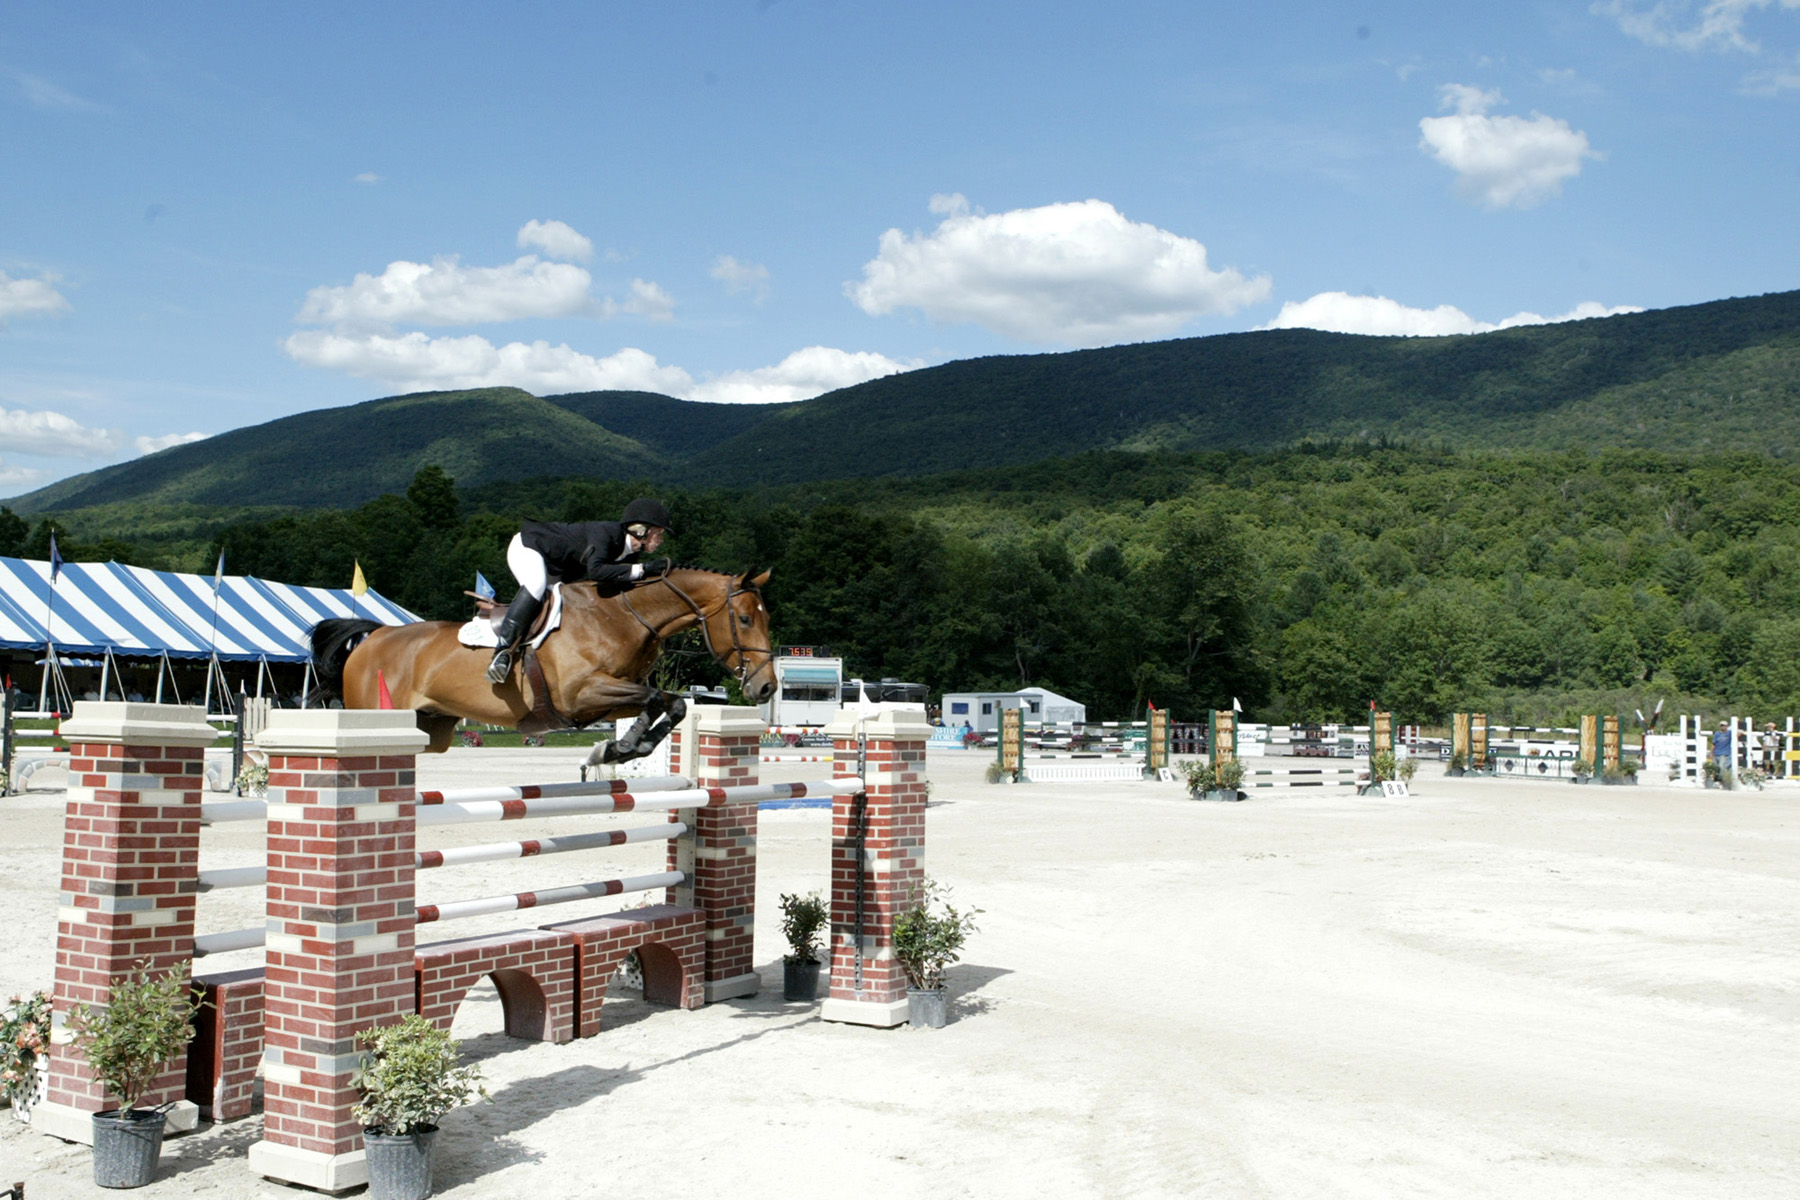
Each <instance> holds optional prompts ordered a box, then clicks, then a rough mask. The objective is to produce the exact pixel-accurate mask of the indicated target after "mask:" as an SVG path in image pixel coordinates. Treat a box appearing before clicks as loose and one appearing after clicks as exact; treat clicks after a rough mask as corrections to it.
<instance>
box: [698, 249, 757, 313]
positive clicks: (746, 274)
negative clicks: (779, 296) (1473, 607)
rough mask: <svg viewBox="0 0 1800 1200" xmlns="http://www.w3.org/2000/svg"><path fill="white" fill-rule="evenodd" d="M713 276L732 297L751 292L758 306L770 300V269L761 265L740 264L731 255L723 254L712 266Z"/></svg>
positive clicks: (751, 263)
mask: <svg viewBox="0 0 1800 1200" xmlns="http://www.w3.org/2000/svg"><path fill="white" fill-rule="evenodd" d="M711 275H712V277H713V278H714V279H716V280H718V281H719V282H720V283H722V284H724V285H725V291H726V292H727V293H729V294H731V295H734V296H735V295H737V294H738V293H739V292H749V293H751V295H752V296H753V297H754V298H755V300H756V302H757V303H758V304H761V303H762V302H763V301H764V300H766V299H768V298H769V268H767V267H765V266H763V265H762V264H761V263H753V262H739V261H738V260H737V259H735V258H733V257H732V256H731V255H729V254H721V255H719V258H718V261H717V262H715V263H713V265H712V271H711Z"/></svg>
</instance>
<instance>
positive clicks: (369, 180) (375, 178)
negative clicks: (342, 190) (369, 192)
mask: <svg viewBox="0 0 1800 1200" xmlns="http://www.w3.org/2000/svg"><path fill="white" fill-rule="evenodd" d="M355 182H357V183H366V184H369V185H371V186H373V185H374V184H377V183H380V182H381V176H379V175H377V174H376V173H375V172H373V171H364V172H363V173H362V174H360V175H358V176H356V177H355Z"/></svg>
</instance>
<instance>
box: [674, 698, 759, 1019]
mask: <svg viewBox="0 0 1800 1200" xmlns="http://www.w3.org/2000/svg"><path fill="white" fill-rule="evenodd" d="M689 711H690V712H691V713H692V714H693V724H692V726H691V727H690V726H687V725H686V724H684V725H683V727H682V728H680V729H678V730H676V731H675V732H674V733H672V734H671V735H670V736H671V737H676V738H679V739H680V741H681V744H680V745H679V746H678V747H677V748H676V749H675V750H673V751H671V753H672V754H673V755H676V756H678V759H679V762H680V764H681V765H680V766H679V767H677V768H674V769H676V770H679V771H680V772H681V773H682V774H684V775H687V776H688V777H689V778H690V779H692V780H694V782H695V783H697V784H698V785H700V786H701V787H705V788H724V787H745V786H749V785H752V784H754V783H756V782H757V772H758V769H759V762H758V760H759V759H760V758H761V757H762V751H761V746H762V734H763V729H764V728H765V726H764V724H763V719H762V714H761V713H759V712H758V711H757V710H756V709H754V708H734V707H729V706H725V705H712V704H707V705H695V706H694V708H692V709H690V710H689ZM690 728H691V729H692V737H691V739H690V738H689V737H687V734H688V731H689V729H690ZM690 746H691V747H692V752H691V753H690V752H689V747H690ZM671 761H676V760H675V759H671ZM674 819H675V820H679V821H684V822H686V824H687V825H688V827H689V828H690V829H692V830H693V833H692V834H691V835H690V836H689V837H682V838H677V839H676V840H675V841H673V842H670V843H669V859H668V862H669V870H671V871H681V872H684V873H685V874H686V875H687V877H688V880H689V882H688V883H687V884H684V885H682V886H680V887H676V888H671V889H669V901H670V903H673V904H681V905H687V906H691V907H694V908H698V909H700V910H701V911H703V912H704V913H705V914H706V1002H707V1003H708V1004H711V1003H712V1002H713V1001H715V1000H729V999H732V998H733V997H736V996H754V995H755V994H756V990H757V988H758V987H759V986H761V982H762V980H761V978H760V977H759V976H758V975H757V973H756V826H757V821H756V801H755V800H745V801H742V802H738V803H731V804H724V805H721V806H719V807H716V808H690V809H682V810H680V811H678V812H677V813H675V814H674Z"/></svg>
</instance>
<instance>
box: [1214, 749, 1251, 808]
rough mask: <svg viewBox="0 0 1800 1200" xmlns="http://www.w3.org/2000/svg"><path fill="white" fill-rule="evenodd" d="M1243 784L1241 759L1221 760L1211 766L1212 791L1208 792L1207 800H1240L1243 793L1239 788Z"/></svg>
mask: <svg viewBox="0 0 1800 1200" xmlns="http://www.w3.org/2000/svg"><path fill="white" fill-rule="evenodd" d="M1243 782H1244V763H1243V760H1242V759H1238V758H1227V759H1222V760H1220V761H1219V762H1218V763H1216V764H1214V766H1213V779H1212V791H1210V792H1208V793H1207V794H1206V795H1207V799H1209V800H1242V799H1243V798H1244V793H1243V792H1241V791H1239V790H1238V789H1239V787H1240V786H1242V784H1243Z"/></svg>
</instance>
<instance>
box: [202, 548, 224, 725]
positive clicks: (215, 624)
mask: <svg viewBox="0 0 1800 1200" xmlns="http://www.w3.org/2000/svg"><path fill="white" fill-rule="evenodd" d="M224 585H225V550H224V548H223V547H221V548H220V549H219V565H218V566H216V567H214V568H213V603H212V647H211V649H212V657H211V658H210V659H209V660H208V662H207V664H206V701H205V703H206V712H207V714H208V715H209V716H210V715H211V713H212V685H213V676H214V675H218V676H219V682H220V684H223V683H224V682H225V677H224V675H223V673H222V672H221V671H220V669H219V589H220V588H222V587H223V586H224Z"/></svg>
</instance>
